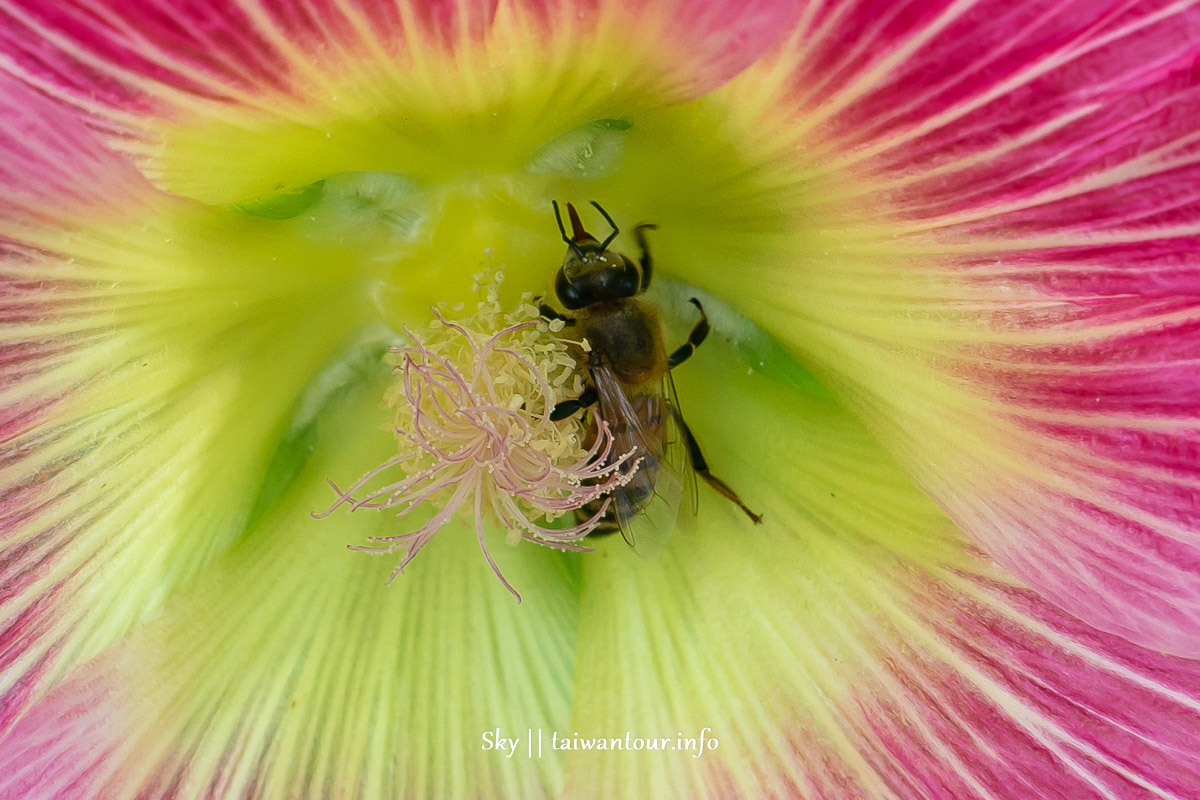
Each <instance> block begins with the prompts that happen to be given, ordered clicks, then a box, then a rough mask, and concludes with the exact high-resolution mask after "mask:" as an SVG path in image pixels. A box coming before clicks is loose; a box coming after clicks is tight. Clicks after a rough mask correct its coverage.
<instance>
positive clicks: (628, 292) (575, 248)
mask: <svg viewBox="0 0 1200 800" xmlns="http://www.w3.org/2000/svg"><path fill="white" fill-rule="evenodd" d="M592 205H594V206H596V210H597V211H599V212H600V213H601V214H603V215H604V218H605V219H606V220H608V224H609V225H611V226H612V229H613V230H612V233H610V234H609V236H608V238H607V239H605V240H604V241H603V242H601V241H598V240H597V239H596V237H595V236H592V235H591V234H590V233H588V232H587V231H586V230H585V229H584V227H583V223H582V222H581V221H580V220H579V214H578V212H576V211H575V206H573V205H571V204H570V203H567V216H569V217H570V218H571V235H570V236H567V230H566V228H565V227H563V222H562V215H561V214H560V213H559V211H558V203H557V202H555V203H554V216H555V218H556V219H557V220H558V229H559V231H561V232H562V237H563V241H564V242H566V243H567V254H566V256H564V257H563V263H562V267H560V268H559V270H558V274H557V275H555V276H554V292H555V294H557V295H558V300H559V302H561V303H562V304H563V307H564V308H566V309H568V310H571V311H573V310H576V309H580V308H584V307H585V306H589V305H591V304H592V303H598V302H600V301H601V300H615V299H617V298H621V297H633V296H634V295H635V294H637V293H638V291H639V290H640V288H641V285H642V272H641V270H640V269H639V268H638V266H637V265H636V264H634V263H633V261H631V260H630V259H629V258H627V257H626V256H623V255H621V254H620V253H613V252H609V251H608V245H609V244H610V243H611V242H612V240H613V239H615V238H616V237H617V234H618V233H619V232H620V231H618V230H617V226H616V225H615V224H614V223H613V221H612V218H611V217H610V216H608V212H606V211H605V210H604V209H603V208H601V207H600V205H599V204H598V203H596V202H595V201H593V202H592Z"/></svg>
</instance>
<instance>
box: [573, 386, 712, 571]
mask: <svg viewBox="0 0 1200 800" xmlns="http://www.w3.org/2000/svg"><path fill="white" fill-rule="evenodd" d="M591 374H592V381H593V384H594V385H595V387H596V394H597V395H598V396H599V405H600V418H601V419H603V420H604V421H605V422H606V423H607V424H608V426H609V430H610V431H611V433H612V436H613V453H614V454H617V455H620V454H624V453H627V452H629V451H631V450H632V451H634V453H635V459H640V462H639V463H638V465H637V468H636V470H635V471H634V472H633V474H632V476H631V477H630V480H629V482H628V483H626V484H625V485H624V486H622V487H620V488H619V489H617V490H616V491H615V492H613V506H612V507H613V511H614V516H615V517H616V520H617V525H618V526H619V527H620V529H621V535H622V536H623V537H624V538H625V541H626V542H628V543H629V545H630V547H632V548H633V549H634V551H635V552H637V553H638V554H639V555H642V556H645V557H647V558H649V557H652V556H654V555H655V554H657V553H658V551H659V550H661V549H662V547H663V545H664V544H666V542H667V540H668V539H669V538H670V537H671V534H672V533H673V532H674V531H675V527H676V523H677V522H678V519H679V513H680V509H681V507H684V508H687V509H689V510H690V513H691V514H694V513H695V495H696V488H695V475H694V474H693V473H692V470H691V461H690V458H689V456H688V449H687V445H686V442H685V441H684V437H683V435H682V432H681V431H680V429H679V424H678V415H677V412H676V410H675V406H674V405H673V404H672V400H673V398H674V391H675V387H674V385H673V384H672V383H671V381H670V376H669V375H668V376H667V377H666V378H664V380H663V381H662V383H661V384H656V385H651V386H650V387H649V390H648V391H646V390H642V391H638V392H631V391H629V389H628V388H627V387H626V386H625V385H624V384H622V383H621V382H620V381H619V380H618V379H617V377H616V376H615V375H614V374H613V373H612V372H611V371H610V370H609V369H607V368H606V367H605V366H604V365H597V366H593V367H592V369H591Z"/></svg>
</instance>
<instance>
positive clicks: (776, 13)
mask: <svg viewBox="0 0 1200 800" xmlns="http://www.w3.org/2000/svg"><path fill="white" fill-rule="evenodd" d="M798 11H799V8H798V4H796V3H790V2H789V3H778V2H774V1H773V0H754V2H751V3H732V2H727V0H678V2H676V3H674V4H672V5H670V6H666V5H664V4H662V3H655V2H644V3H642V4H628V3H616V2H609V1H607V0H603V1H601V2H596V3H592V2H578V3H576V2H564V3H558V2H534V1H532V0H531V1H530V2H514V3H504V4H498V3H496V2H494V1H493V0H460V1H459V2H455V0H422V1H421V2H415V3H411V4H410V3H404V4H396V3H392V2H383V1H382V0H355V2H344V1H339V0H304V2H282V0H278V1H277V0H255V1H254V2H231V1H230V0H213V1H211V2H210V1H208V0H190V1H189V2H185V3H168V2H164V0H130V1H129V2H125V1H124V0H121V1H120V2H118V1H116V0H105V1H104V2H91V1H90V0H64V1H63V2H58V1H56V2H46V1H45V0H5V2H4V3H0V53H4V54H5V55H6V56H7V59H8V69H10V70H11V71H13V72H14V73H15V74H18V75H20V76H22V77H23V78H24V79H25V80H27V81H29V82H30V83H32V84H35V85H39V86H43V87H45V88H46V89H47V90H48V91H52V92H54V93H56V94H59V95H62V96H64V97H69V98H72V100H73V101H74V102H77V103H79V104H81V105H83V106H85V107H92V108H94V107H96V106H97V105H100V106H103V107H107V108H108V109H112V110H121V111H128V110H135V111H139V112H144V111H148V110H151V109H157V110H158V111H160V112H162V111H167V110H169V109H172V108H174V109H176V110H183V109H184V108H187V107H192V106H193V102H192V101H193V100H196V99H206V100H215V101H221V102H229V101H232V102H234V103H243V102H245V103H249V104H251V105H257V104H259V103H260V102H262V100H263V98H265V97H267V96H269V95H271V94H278V95H291V96H292V97H293V98H294V99H299V98H300V97H301V96H305V97H307V99H309V100H314V99H316V98H314V97H313V96H312V85H313V84H314V82H315V84H317V85H321V86H324V85H326V83H327V80H328V78H329V75H330V74H331V73H334V74H335V77H336V73H338V72H346V73H348V74H351V75H353V74H355V73H356V72H359V71H361V70H364V69H365V68H367V67H370V66H371V65H375V66H383V65H385V64H386V65H388V66H390V67H394V66H396V65H398V64H404V63H405V62H406V61H407V60H408V58H409V57H410V55H411V54H412V49H413V47H414V45H416V46H417V47H419V48H434V47H437V46H439V45H440V46H445V47H448V48H457V47H461V46H463V45H464V44H467V43H471V42H477V41H480V40H485V39H486V38H487V37H488V35H489V31H490V29H491V28H492V26H493V25H494V24H495V18H496V16H497V15H498V14H500V15H504V16H505V17H506V18H513V17H518V18H522V19H524V20H525V22H527V23H528V24H533V25H537V26H538V27H540V28H543V29H544V33H542V34H541V35H542V36H544V37H546V38H548V39H549V38H554V37H558V36H566V37H574V38H576V39H579V40H580V41H582V37H583V36H585V35H586V34H587V33H588V32H589V31H590V30H591V29H593V28H594V27H596V26H599V25H603V24H612V23H613V22H614V20H619V24H620V25H622V26H623V27H626V28H627V29H628V31H629V38H630V41H631V43H633V44H636V43H639V42H640V43H642V44H640V45H638V48H640V49H642V50H644V51H645V52H642V53H641V54H640V55H637V54H635V53H634V52H633V51H631V54H630V55H631V57H636V58H645V57H646V56H647V55H648V53H649V51H651V50H659V51H669V52H670V54H671V56H672V58H674V59H676V61H674V62H669V63H676V64H679V65H680V77H681V79H682V81H683V83H684V84H686V85H688V86H690V91H692V92H697V91H703V90H705V89H707V88H711V87H712V86H715V85H717V84H719V83H721V82H724V81H726V80H728V79H729V78H730V77H732V76H733V75H734V74H736V73H737V72H739V71H740V70H742V69H743V68H745V67H746V66H747V65H748V64H750V63H751V62H753V61H754V60H755V59H756V58H758V57H759V56H760V55H761V54H762V53H763V52H764V51H766V50H767V49H768V48H769V47H770V46H772V45H773V44H774V43H775V42H776V41H777V40H778V39H779V37H780V36H781V35H782V33H783V32H784V31H786V30H787V27H788V25H789V23H790V21H791V20H792V19H793V18H794V17H795V16H796V14H797V13H798ZM643 45H645V46H644V47H643ZM314 59H318V60H319V61H320V62H321V64H322V66H321V67H317V66H315V65H314V63H315V62H314ZM189 98H190V99H189ZM127 121H128V120H127Z"/></svg>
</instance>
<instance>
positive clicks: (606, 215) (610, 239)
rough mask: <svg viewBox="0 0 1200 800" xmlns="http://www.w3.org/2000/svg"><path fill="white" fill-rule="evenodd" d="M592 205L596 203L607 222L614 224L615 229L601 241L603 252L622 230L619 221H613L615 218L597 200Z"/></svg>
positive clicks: (597, 208) (601, 250)
mask: <svg viewBox="0 0 1200 800" xmlns="http://www.w3.org/2000/svg"><path fill="white" fill-rule="evenodd" d="M592 205H594V206H595V207H596V210H597V211H599V212H600V216H602V217H604V220H605V222H607V223H608V224H609V225H610V226H612V229H613V232H612V233H610V234H609V235H608V238H607V239H605V240H604V241H603V242H601V243H600V252H601V253H603V252H604V251H605V250H607V249H608V246H609V245H610V244H612V240H613V239H615V238H617V234H618V233H620V232H621V231H620V229H619V228H618V227H617V223H615V222H613V218H612V217H610V216H609V215H608V212H607V211H605V210H604V209H603V208H602V207H601V206H600V204H599V203H597V202H596V201H595V200H593V201H592ZM560 224H561V223H560Z"/></svg>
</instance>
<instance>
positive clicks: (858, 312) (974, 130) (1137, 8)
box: [710, 0, 1200, 656]
mask: <svg viewBox="0 0 1200 800" xmlns="http://www.w3.org/2000/svg"><path fill="white" fill-rule="evenodd" d="M811 10H812V13H811V14H809V15H806V16H805V17H804V25H805V26H806V27H805V28H803V31H804V34H803V35H802V36H801V41H800V47H799V51H798V52H783V53H781V54H780V55H779V56H778V58H779V60H780V62H781V63H782V64H784V65H786V66H788V67H790V68H791V69H792V77H791V81H790V84H789V87H790V88H789V92H790V93H791V94H790V101H789V102H792V103H794V104H795V105H794V106H793V107H790V108H789V113H791V114H792V115H793V118H792V120H791V131H792V133H791V134H790V135H792V136H794V137H796V140H797V141H800V142H803V143H805V144H806V146H808V147H809V150H808V151H807V152H805V154H804V157H805V158H806V159H808V160H811V161H812V163H815V164H816V165H817V166H816V168H815V169H816V171H817V173H818V174H819V175H820V178H819V180H820V181H822V182H824V183H823V184H822V185H829V186H833V187H836V191H835V192H834V194H837V192H838V191H840V192H841V194H840V195H839V196H834V197H831V198H829V199H826V198H824V197H818V198H814V199H810V200H809V202H811V203H813V207H812V208H807V207H806V208H804V209H801V210H800V211H798V212H797V214H798V217H799V218H800V219H803V220H807V219H814V218H816V219H819V220H823V221H824V220H831V222H829V223H825V222H821V223H819V225H826V224H828V225H829V226H830V229H831V231H832V232H831V233H830V236H831V238H833V239H835V240H840V241H843V242H847V243H848V244H846V245H844V246H843V249H842V251H841V252H839V253H835V254H834V256H833V257H830V258H827V259H825V261H824V262H822V261H821V257H822V254H821V253H820V252H818V253H817V254H816V258H814V260H813V262H812V264H811V267H808V266H807V265H805V266H803V267H802V268H800V269H798V270H797V271H796V272H795V273H792V274H788V275H787V276H786V277H784V278H782V280H784V281H786V282H787V284H786V285H788V286H789V290H790V291H791V293H792V294H791V296H790V297H788V298H787V299H784V300H781V295H780V293H779V292H778V291H775V292H771V291H769V290H767V289H763V288H751V289H749V291H748V292H747V293H748V294H749V293H754V294H760V295H762V301H761V305H760V306H759V307H762V308H766V309H767V310H766V311H765V312H764V313H763V318H764V319H766V320H768V321H769V324H770V325H771V326H772V328H773V329H774V330H775V331H777V332H778V333H779V335H780V336H781V337H783V338H785V339H787V340H788V341H789V342H791V343H792V345H793V346H794V347H795V348H796V349H797V351H798V352H800V353H802V354H803V356H804V357H805V358H806V360H807V361H808V362H809V363H811V364H812V365H813V366H814V367H815V369H817V370H818V371H819V372H821V373H822V374H823V375H824V376H825V378H826V380H827V381H828V383H829V384H830V385H833V386H836V387H837V391H838V392H839V393H840V396H841V397H842V398H843V400H845V401H846V402H847V403H849V404H851V405H853V406H854V407H855V408H857V409H859V410H860V411H861V413H863V414H864V415H866V416H867V417H868V418H869V419H870V420H871V424H872V426H873V427H874V428H875V429H876V430H878V431H879V432H880V435H881V436H882V437H883V438H884V440H885V441H886V442H887V443H888V446H889V447H890V448H891V449H892V451H893V452H894V453H896V454H897V455H898V456H899V457H900V458H902V459H903V461H904V463H905V464H906V466H907V467H908V468H909V469H910V470H911V471H912V472H913V474H914V475H915V476H916V477H917V479H918V480H919V481H920V482H921V484H922V486H923V487H924V488H925V489H926V490H927V491H928V492H929V493H930V494H931V495H932V496H933V497H934V498H935V499H937V500H938V502H939V503H940V504H941V505H942V506H943V507H944V508H946V509H947V510H948V511H949V512H950V513H951V515H952V517H953V519H954V520H955V522H956V523H957V524H959V525H960V526H961V527H962V528H963V529H964V531H966V533H967V534H968V535H969V536H970V537H971V538H972V539H973V540H974V541H975V542H976V543H978V544H979V545H981V546H982V547H983V548H985V549H986V550H987V551H988V552H989V553H990V554H991V555H992V556H993V557H995V558H996V559H997V560H998V561H999V562H1000V563H1001V564H1003V565H1004V566H1006V567H1008V568H1009V569H1011V570H1012V571H1013V572H1014V573H1015V574H1016V575H1018V576H1019V577H1020V578H1022V579H1023V580H1025V581H1027V582H1029V583H1030V584H1031V585H1032V586H1033V587H1035V588H1036V589H1037V590H1038V591H1040V592H1042V593H1043V594H1044V596H1045V597H1047V598H1049V599H1051V600H1052V601H1053V602H1054V603H1057V604H1059V605H1060V606H1061V607H1062V608H1063V609H1065V610H1067V611H1069V612H1070V613H1072V614H1076V615H1078V616H1079V617H1081V618H1082V619H1084V620H1086V621H1088V622H1089V623H1091V624H1093V625H1095V626H1097V627H1099V628H1100V629H1102V630H1106V631H1110V632H1115V633H1118V634H1120V635H1122V636H1126V637H1128V638H1129V639H1130V640H1132V641H1135V642H1138V643H1140V644H1142V645H1145V646H1147V647H1152V648H1157V649H1160V650H1163V651H1165V652H1170V653H1175V654H1180V655H1192V656H1194V655H1197V654H1200V533H1198V532H1200V370H1198V369H1197V363H1200V362H1198V361H1197V357H1198V356H1200V257H1198V256H1197V253H1198V252H1200V248H1198V247H1197V244H1198V243H1200V190H1197V188H1196V187H1197V186H1198V185H1200V67H1198V64H1200V45H1198V44H1197V42H1198V41H1200V38H1198V36H1200V7H1198V6H1197V5H1196V4H1195V3H1193V2H1189V1H1187V0H1184V1H1183V2H1166V1H1165V0H1154V1H1153V2H1136V3H1134V2H1119V3H1113V2H1106V3H1101V4H1096V3H1093V2H1090V0H1089V1H1088V2H1082V1H1080V2H1071V1H1068V0H1056V1H1055V2H1044V3H1043V2H1034V3H1018V4H1012V3H1004V2H991V1H990V0H979V1H976V2H945V3H933V4H930V3H915V2H914V3H902V4H890V3H889V4H884V5H880V4H875V3H868V2H862V3H853V2H852V3H844V4H836V5H834V6H833V7H831V8H828V9H826V8H825V7H819V8H818V7H817V6H812V7H811ZM738 91H742V89H740V88H739V89H738ZM745 91H746V92H747V95H748V96H751V97H753V88H752V87H746V88H745ZM735 95H736V93H735ZM781 147H782V146H781ZM780 152H784V151H783V150H782V149H781V151H780ZM814 154H815V155H814ZM785 163H786V162H785ZM812 169H814V168H813V167H812V166H811V165H810V166H809V170H810V172H808V173H807V174H805V176H804V177H805V180H812V172H811V170H812ZM864 209H866V210H865V211H864ZM838 225H844V226H845V229H844V230H841V231H839V230H837V226H838ZM824 256H829V251H825V253H824ZM714 275H717V273H715V272H714ZM738 279H740V281H741V284H742V285H745V284H746V283H747V281H753V280H754V279H753V278H750V279H748V278H747V277H746V276H745V275H742V276H738ZM733 280H735V278H733V277H729V278H725V277H723V276H717V279H716V280H714V281H710V285H712V286H713V287H714V288H715V289H716V290H717V291H724V290H725V288H726V287H725V285H724V282H732V281H733ZM780 280H781V278H780V277H778V276H764V277H763V278H762V281H763V282H764V283H772V282H774V283H775V284H778V282H779V281H780ZM728 290H729V292H730V293H732V292H733V291H735V288H734V287H733V286H732V285H730V286H729V289H728Z"/></svg>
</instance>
